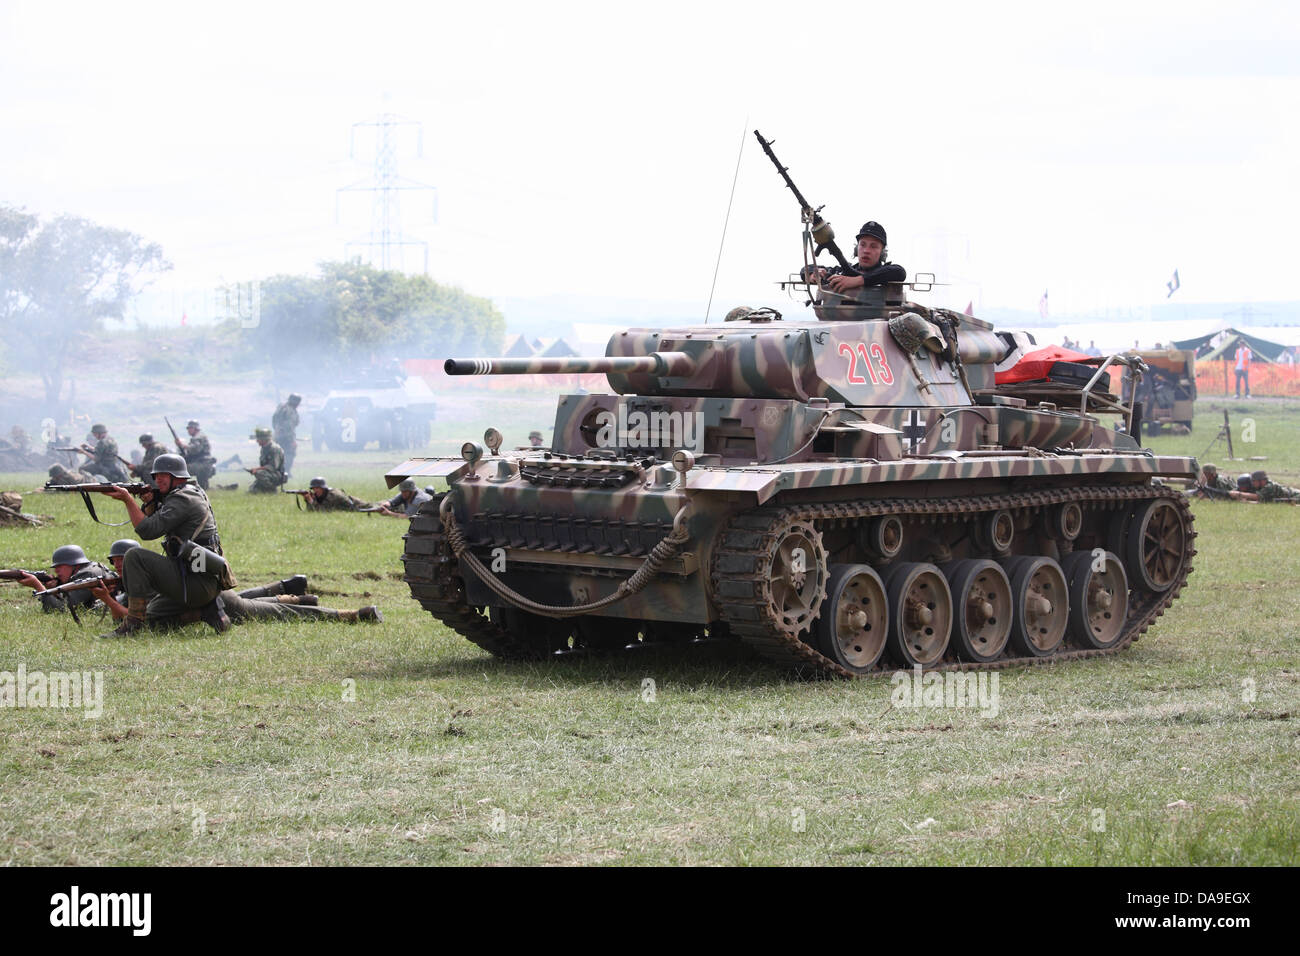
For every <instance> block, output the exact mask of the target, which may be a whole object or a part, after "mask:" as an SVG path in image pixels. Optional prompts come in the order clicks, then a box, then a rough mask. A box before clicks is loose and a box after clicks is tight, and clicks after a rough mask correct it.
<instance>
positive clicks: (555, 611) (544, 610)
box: [439, 495, 690, 617]
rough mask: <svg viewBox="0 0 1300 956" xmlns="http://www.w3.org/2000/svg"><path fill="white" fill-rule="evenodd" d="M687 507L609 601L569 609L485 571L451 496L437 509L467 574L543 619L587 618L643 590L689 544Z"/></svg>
mask: <svg viewBox="0 0 1300 956" xmlns="http://www.w3.org/2000/svg"><path fill="white" fill-rule="evenodd" d="M689 507H690V505H683V506H682V508H681V510H680V511H678V512H677V514H676V515H675V516H674V517H673V530H672V531H670V532H669V533H668V536H667V537H665V538H664V539H663V540H662V541H660V542H659V543H658V544H656V545H655V546H654V547H653V548H652V549H651V550H650V553H649V554H648V555H646V559H645V560H644V561H643V562H641V566H640V567H639V568H637V569H636V571H634V572H633V574H632V576H631V577H630V578H628V579H627V580H626V581H623V582H622V583H620V584H619V586H618V590H617V591H615V592H614V593H613V594H611V595H610V596H609V597H605V598H601V599H600V600H599V601H591V602H590V603H588V604H574V605H568V606H563V605H557V604H541V603H538V602H537V601H534V600H533V599H532V598H528V597H525V596H524V595H522V594H520V593H519V592H518V591H516V590H514V589H513V588H511V587H510V586H509V585H507V584H506V583H505V582H504V581H502V580H501V579H500V578H498V577H497V576H496V575H495V574H493V573H492V572H491V571H489V570H488V569H487V568H486V567H484V565H483V562H482V561H480V560H479V559H478V557H477V556H476V555H475V554H474V552H473V551H471V550H470V549H469V546H468V545H467V544H466V542H465V533H464V532H463V531H461V529H460V525H458V524H457V523H456V512H455V509H453V508H452V506H451V496H450V495H448V496H447V497H446V498H444V499H443V502H442V506H441V508H439V517H440V518H441V519H442V524H443V529H444V530H445V532H446V535H447V543H448V544H450V545H451V551H452V554H454V555H455V556H456V557H457V558H459V559H460V560H462V561H464V562H465V564H466V565H467V566H468V567H469V568H470V570H472V571H473V572H474V573H475V574H476V575H478V578H479V580H480V581H482V582H483V583H484V584H486V585H487V586H488V588H489V589H490V590H491V591H492V593H493V594H495V595H496V596H497V597H499V598H501V599H502V600H505V601H508V602H510V603H511V604H513V605H514V606H515V607H517V608H519V609H520V610H521V611H531V612H532V613H533V614H540V615H541V616H543V617H573V616H574V615H577V614H590V613H592V612H593V611H598V610H600V609H601V608H606V607H609V606H610V605H612V604H617V603H618V602H619V601H622V600H623V599H624V598H629V597H631V596H632V595H633V594H636V593H637V592H638V591H641V590H642V589H644V588H645V586H646V585H647V584H649V583H650V581H651V580H652V579H653V578H654V576H655V575H657V574H658V573H659V571H660V569H661V568H663V566H664V565H665V564H667V563H668V562H669V561H670V560H671V559H672V558H674V557H675V556H676V555H677V552H678V551H679V550H681V547H682V545H684V544H685V543H686V542H687V541H689V540H690V533H689V532H688V531H687V530H686V512H687V509H688V508H689Z"/></svg>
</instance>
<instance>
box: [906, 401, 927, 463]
mask: <svg viewBox="0 0 1300 956" xmlns="http://www.w3.org/2000/svg"><path fill="white" fill-rule="evenodd" d="M923 441H925V419H924V418H922V417H921V413H920V412H919V411H917V410H916V409H915V408H914V409H912V410H911V411H910V412H908V413H907V421H906V422H904V423H903V444H904V445H905V446H906V447H907V453H908V454H909V455H914V454H916V451H917V449H918V448H920V447H921V442H923Z"/></svg>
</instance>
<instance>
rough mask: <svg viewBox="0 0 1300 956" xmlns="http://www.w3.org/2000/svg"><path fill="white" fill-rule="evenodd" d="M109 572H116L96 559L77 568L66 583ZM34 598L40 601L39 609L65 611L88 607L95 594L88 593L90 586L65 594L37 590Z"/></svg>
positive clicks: (106, 574)
mask: <svg viewBox="0 0 1300 956" xmlns="http://www.w3.org/2000/svg"><path fill="white" fill-rule="evenodd" d="M110 574H117V572H116V571H114V570H113V569H112V568H106V567H104V566H103V565H102V564H100V563H99V562H97V561H91V562H90V563H89V564H83V565H82V566H81V567H79V568H77V570H76V571H75V572H73V574H72V577H70V578H68V580H67V583H68V584H71V583H72V582H73V581H85V580H86V579H88V578H103V577H108V575H110ZM36 598H37V600H39V601H40V602H41V609H42V610H44V611H66V610H67V609H68V608H69V607H89V606H90V605H92V604H94V603H95V595H93V594H91V593H90V588H86V589H85V590H84V591H69V592H68V593H67V594H46V593H45V592H44V591H37V592H36Z"/></svg>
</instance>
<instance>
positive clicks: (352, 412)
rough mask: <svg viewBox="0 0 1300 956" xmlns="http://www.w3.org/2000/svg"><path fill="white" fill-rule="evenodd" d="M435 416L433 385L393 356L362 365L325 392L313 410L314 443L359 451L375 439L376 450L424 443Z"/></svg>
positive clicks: (316, 446) (425, 443)
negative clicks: (391, 359)
mask: <svg viewBox="0 0 1300 956" xmlns="http://www.w3.org/2000/svg"><path fill="white" fill-rule="evenodd" d="M433 418H434V395H433V390H432V389H430V388H429V386H428V384H427V383H426V382H425V381H424V379H422V378H419V377H418V376H408V375H406V373H405V372H403V371H402V369H401V367H400V366H399V365H398V364H397V363H396V362H393V363H390V365H388V366H386V367H384V368H381V369H375V370H369V369H367V370H363V371H362V372H360V373H359V374H357V375H355V376H353V377H352V378H350V379H347V380H345V381H343V382H340V383H339V387H338V388H335V389H332V390H331V391H330V392H329V393H328V394H327V395H326V396H325V401H324V402H322V403H321V407H320V408H318V409H316V410H315V412H314V413H313V415H312V430H311V437H312V447H313V448H314V449H316V450H317V451H324V450H327V449H333V450H335V451H360V450H361V449H363V448H365V447H366V445H368V444H370V443H371V442H374V443H376V444H377V445H378V447H379V450H380V451H389V450H391V449H395V448H423V447H424V446H425V445H427V444H428V443H429V423H430V422H431V421H432V420H433Z"/></svg>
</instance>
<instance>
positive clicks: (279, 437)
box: [271, 392, 302, 475]
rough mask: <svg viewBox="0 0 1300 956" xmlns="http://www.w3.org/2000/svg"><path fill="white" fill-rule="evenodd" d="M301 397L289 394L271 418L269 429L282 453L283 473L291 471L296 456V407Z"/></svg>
mask: <svg viewBox="0 0 1300 956" xmlns="http://www.w3.org/2000/svg"><path fill="white" fill-rule="evenodd" d="M301 402H302V396H301V395H299V394H298V393H297V392H290V393H289V397H288V398H287V399H285V400H284V401H283V402H281V403H280V404H279V406H277V407H276V409H275V414H273V415H272V416H271V428H272V430H274V432H275V443H276V444H277V445H279V446H280V448H281V449H283V451H284V473H285V474H286V475H288V474H290V473H291V472H292V471H293V459H294V458H295V457H296V456H297V454H298V405H299V404H300V403H301Z"/></svg>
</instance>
